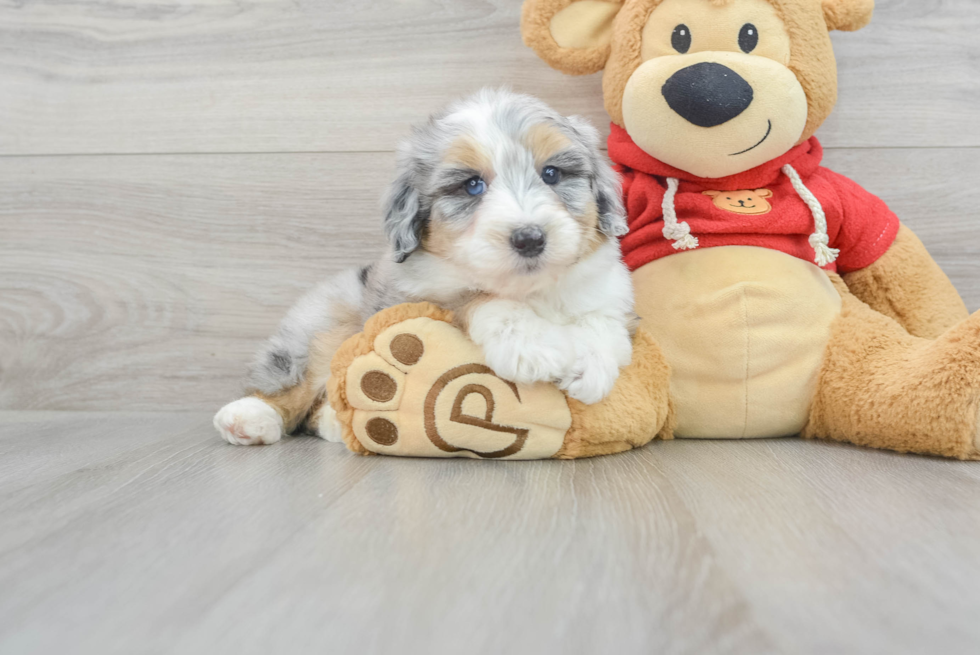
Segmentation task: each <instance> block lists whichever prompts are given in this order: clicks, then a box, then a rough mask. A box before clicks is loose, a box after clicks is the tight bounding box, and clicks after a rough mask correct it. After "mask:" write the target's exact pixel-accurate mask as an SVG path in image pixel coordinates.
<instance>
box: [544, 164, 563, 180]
mask: <svg viewBox="0 0 980 655" xmlns="http://www.w3.org/2000/svg"><path fill="white" fill-rule="evenodd" d="M541 179H542V180H543V181H544V183H545V184H552V185H554V184H558V182H559V181H560V180H561V171H560V170H558V169H557V168H555V167H554V166H545V167H544V170H543V171H541Z"/></svg>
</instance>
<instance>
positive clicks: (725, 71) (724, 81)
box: [661, 61, 753, 127]
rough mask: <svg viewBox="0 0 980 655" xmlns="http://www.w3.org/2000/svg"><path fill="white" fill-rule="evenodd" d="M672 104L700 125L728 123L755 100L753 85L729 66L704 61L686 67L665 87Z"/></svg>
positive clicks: (665, 92)
mask: <svg viewBox="0 0 980 655" xmlns="http://www.w3.org/2000/svg"><path fill="white" fill-rule="evenodd" d="M661 93H663V94H664V99H665V100H666V101H667V104H668V105H670V108H671V109H673V110H674V111H675V112H677V113H678V114H679V115H680V116H681V118H683V119H685V120H686V121H688V122H689V123H694V124H695V125H697V126H698V127H715V126H716V125H721V124H722V123H727V122H728V121H730V120H732V119H733V118H735V117H736V116H738V115H739V114H741V113H742V112H743V111H745V110H746V109H748V108H749V105H751V104H752V96H753V91H752V86H751V85H750V84H749V83H748V82H746V81H745V80H744V79H743V78H742V76H741V75H739V74H738V73H736V72H735V71H733V70H732V69H731V68H729V67H727V66H722V65H721V64H715V63H712V62H707V61H706V62H701V63H700V64H694V65H693V66H688V67H687V68H682V69H681V70H679V71H677V72H676V73H674V74H673V75H671V76H670V79H668V80H667V82H666V83H665V84H664V86H663V88H662V89H661Z"/></svg>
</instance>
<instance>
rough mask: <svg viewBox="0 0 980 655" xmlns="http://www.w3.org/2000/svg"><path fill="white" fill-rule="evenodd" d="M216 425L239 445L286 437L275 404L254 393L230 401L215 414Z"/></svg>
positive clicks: (224, 436) (224, 435)
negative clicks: (283, 434)
mask: <svg viewBox="0 0 980 655" xmlns="http://www.w3.org/2000/svg"><path fill="white" fill-rule="evenodd" d="M214 427H215V429H217V430H218V433H219V434H221V436H222V437H223V438H224V440H225V441H227V442H228V443H231V444H235V445H236V446H257V445H260V444H271V443H275V442H277V441H279V439H281V438H282V429H283V424H282V417H280V416H279V413H278V412H277V411H276V410H275V409H273V408H272V406H271V405H269V404H268V403H266V402H265V401H262V400H260V399H258V398H256V397H254V396H248V397H246V398H241V399H239V400H236V401H235V402H231V403H228V404H227V405H225V406H224V407H222V408H221V409H219V410H218V413H217V414H215V415H214Z"/></svg>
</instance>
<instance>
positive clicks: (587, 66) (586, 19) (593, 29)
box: [521, 0, 623, 75]
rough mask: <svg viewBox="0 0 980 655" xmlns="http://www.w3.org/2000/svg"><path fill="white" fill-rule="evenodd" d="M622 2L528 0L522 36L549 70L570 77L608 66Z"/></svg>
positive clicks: (602, 0)
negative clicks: (554, 69)
mask: <svg viewBox="0 0 980 655" xmlns="http://www.w3.org/2000/svg"><path fill="white" fill-rule="evenodd" d="M622 6H623V5H622V2H620V1H619V0H525V2H524V9H523V12H522V14H521V34H522V35H523V37H524V43H525V44H526V45H527V46H528V47H530V48H532V49H533V50H534V51H535V52H536V53H538V56H539V57H541V58H542V59H544V60H545V61H546V62H547V63H548V65H549V66H551V67H552V68H557V69H558V70H560V71H561V72H563V73H568V74H570V75H588V74H590V73H597V72H599V71H601V70H602V69H603V68H605V66H606V60H607V59H609V49H610V44H611V43H612V25H613V19H615V18H616V15H617V14H618V13H619V10H620V9H621V8H622Z"/></svg>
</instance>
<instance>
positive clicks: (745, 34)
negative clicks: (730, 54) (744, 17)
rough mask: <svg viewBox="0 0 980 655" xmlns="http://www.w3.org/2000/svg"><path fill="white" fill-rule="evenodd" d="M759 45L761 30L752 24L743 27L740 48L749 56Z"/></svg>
mask: <svg viewBox="0 0 980 655" xmlns="http://www.w3.org/2000/svg"><path fill="white" fill-rule="evenodd" d="M757 45H759V30H757V29H756V28H755V25H753V24H752V23H746V24H745V25H742V30H741V31H740V32H739V33H738V47H739V48H741V49H742V52H744V53H745V54H748V53H750V52H752V51H753V50H755V47H756V46H757Z"/></svg>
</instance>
